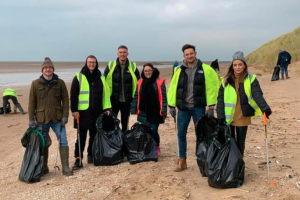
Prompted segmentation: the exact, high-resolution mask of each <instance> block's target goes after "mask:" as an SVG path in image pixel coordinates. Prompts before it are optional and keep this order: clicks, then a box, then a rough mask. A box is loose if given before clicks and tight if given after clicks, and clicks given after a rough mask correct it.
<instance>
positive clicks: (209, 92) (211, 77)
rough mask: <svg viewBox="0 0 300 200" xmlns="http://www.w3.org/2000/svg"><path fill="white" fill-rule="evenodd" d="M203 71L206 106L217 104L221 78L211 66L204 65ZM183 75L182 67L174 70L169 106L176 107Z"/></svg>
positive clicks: (169, 93) (169, 91)
mask: <svg viewBox="0 0 300 200" xmlns="http://www.w3.org/2000/svg"><path fill="white" fill-rule="evenodd" d="M202 69H203V72H204V76H205V95H206V104H207V105H214V104H216V103H217V97H218V91H219V78H218V75H217V73H216V72H215V70H214V69H212V68H211V67H210V66H209V65H206V64H204V63H203V64H202ZM180 74H181V67H180V66H178V67H175V68H174V74H173V77H172V79H171V82H170V86H169V90H168V95H167V98H168V105H170V106H172V107H176V96H177V95H176V94H177V86H178V81H179V77H180Z"/></svg>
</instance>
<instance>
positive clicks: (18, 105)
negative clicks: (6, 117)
mask: <svg viewBox="0 0 300 200" xmlns="http://www.w3.org/2000/svg"><path fill="white" fill-rule="evenodd" d="M16 106H17V108H19V110H20V112H21V113H22V114H23V115H25V114H26V112H24V110H23V108H22V106H21V104H19V103H18V104H16Z"/></svg>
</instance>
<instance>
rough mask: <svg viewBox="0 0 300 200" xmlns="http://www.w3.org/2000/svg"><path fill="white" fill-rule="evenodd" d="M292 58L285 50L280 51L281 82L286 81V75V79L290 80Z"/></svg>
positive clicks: (278, 63)
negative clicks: (289, 69)
mask: <svg viewBox="0 0 300 200" xmlns="http://www.w3.org/2000/svg"><path fill="white" fill-rule="evenodd" d="M291 60H292V56H291V55H290V54H289V52H287V51H286V50H284V49H281V50H279V54H278V59H277V65H279V66H280V69H281V80H284V74H285V77H286V79H288V78H290V77H289V76H288V70H287V68H288V66H289V64H291Z"/></svg>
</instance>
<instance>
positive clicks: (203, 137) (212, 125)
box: [195, 115, 218, 177]
mask: <svg viewBox="0 0 300 200" xmlns="http://www.w3.org/2000/svg"><path fill="white" fill-rule="evenodd" d="M217 125H218V120H217V119H216V118H208V117H207V115H203V116H202V117H200V118H199V119H198V121H197V123H196V127H195V129H196V138H197V141H196V156H197V164H198V167H199V170H200V173H201V175H202V176H203V177H206V176H207V175H206V173H205V162H206V156H207V150H208V147H209V145H210V144H211V141H212V135H213V134H214V132H215V129H216V126H217Z"/></svg>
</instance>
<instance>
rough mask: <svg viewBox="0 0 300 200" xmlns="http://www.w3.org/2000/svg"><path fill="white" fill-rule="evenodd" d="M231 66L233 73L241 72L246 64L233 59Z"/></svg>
mask: <svg viewBox="0 0 300 200" xmlns="http://www.w3.org/2000/svg"><path fill="white" fill-rule="evenodd" d="M232 66H233V71H234V73H235V74H242V73H243V71H244V69H245V67H246V65H245V64H244V63H243V61H241V60H235V61H233V63H232Z"/></svg>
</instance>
